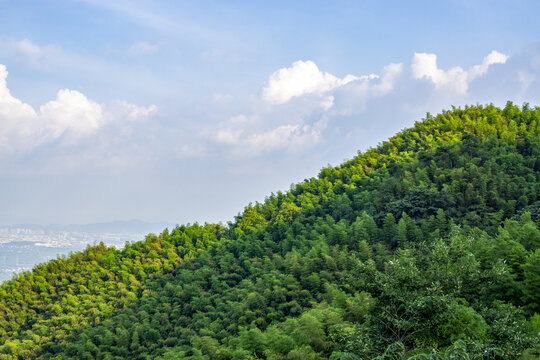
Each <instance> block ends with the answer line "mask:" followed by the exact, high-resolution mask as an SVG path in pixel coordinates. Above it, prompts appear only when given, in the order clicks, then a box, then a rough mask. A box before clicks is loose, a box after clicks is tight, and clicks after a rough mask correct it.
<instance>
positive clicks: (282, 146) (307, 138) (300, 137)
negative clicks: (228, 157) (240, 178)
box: [204, 115, 326, 157]
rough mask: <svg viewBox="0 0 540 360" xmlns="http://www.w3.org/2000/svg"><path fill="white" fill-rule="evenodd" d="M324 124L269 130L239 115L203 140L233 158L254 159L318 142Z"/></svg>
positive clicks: (258, 120)
mask: <svg viewBox="0 0 540 360" xmlns="http://www.w3.org/2000/svg"><path fill="white" fill-rule="evenodd" d="M325 126H326V122H325V121H322V120H321V121H318V122H316V123H314V124H304V123H298V124H284V125H278V126H273V127H270V128H268V126H267V125H266V126H265V123H264V121H263V119H262V118H261V117H260V116H259V115H254V116H253V117H251V118H250V117H247V116H245V115H239V116H235V117H232V118H230V119H228V120H227V121H224V122H222V123H220V124H218V125H217V127H215V128H214V129H210V130H207V131H206V132H205V134H204V135H205V136H206V137H208V138H210V139H211V140H212V141H213V142H214V143H216V144H218V145H222V146H226V147H228V148H229V149H230V150H231V151H232V153H233V154H234V155H235V156H242V157H253V156H257V155H260V154H263V153H268V152H271V151H274V150H288V151H296V150H299V149H304V148H308V147H311V146H312V145H314V144H316V143H317V142H318V140H319V136H320V134H321V132H322V130H323V129H324V127H325Z"/></svg>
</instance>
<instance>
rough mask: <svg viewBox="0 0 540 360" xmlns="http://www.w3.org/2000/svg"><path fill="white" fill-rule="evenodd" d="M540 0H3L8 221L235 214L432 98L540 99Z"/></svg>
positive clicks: (1, 135) (435, 108) (432, 108)
mask: <svg viewBox="0 0 540 360" xmlns="http://www.w3.org/2000/svg"><path fill="white" fill-rule="evenodd" d="M538 10H540V4H539V3H538V2H535V1H513V2H507V1H460V0H453V1H437V2H433V1H412V2H400V1H385V2H379V1H365V2H353V1H339V2H322V1H309V2H307V1H300V2H294V3H290V2H283V1H278V2H271V3H269V2H268V3H262V2H256V3H255V2H248V1H235V2H217V1H198V2H169V1H146V0H136V1H128V0H120V1H114V2H110V1H109V2H107V1H103V0H73V1H71V0H52V1H46V2H45V1H29V0H21V1H7V0H0V169H2V170H0V189H1V190H0V195H1V197H2V203H1V205H0V224H6V225H7V224H40V225H44V224H85V223H98V222H108V221H114V220H118V219H141V220H144V221H149V222H158V221H165V222H170V223H173V224H176V223H179V224H182V223H187V222H195V221H197V222H200V223H202V222H205V221H207V222H218V221H222V222H227V221H229V220H231V219H233V217H234V216H235V215H236V214H237V213H238V212H240V211H242V209H243V207H244V206H246V205H247V204H248V203H250V202H255V201H263V200H264V197H265V196H267V195H270V193H272V192H276V191H286V190H288V188H289V186H290V184H291V183H296V182H300V181H302V180H303V179H304V178H308V177H311V176H316V175H317V173H318V172H319V170H320V169H321V168H322V167H323V166H326V165H327V164H331V165H337V164H339V163H340V162H342V161H343V160H345V159H349V158H351V157H353V156H354V155H355V154H356V153H357V151H358V150H362V151H363V150H366V149H367V148H369V147H373V146H376V145H377V144H378V143H379V142H380V141H383V140H385V139H387V138H388V137H390V136H392V135H393V134H394V133H396V132H397V131H399V130H401V129H403V128H405V127H409V126H411V125H412V124H413V123H414V122H415V121H418V120H421V119H422V118H423V117H424V116H425V114H426V112H430V113H432V114H436V113H439V112H440V111H442V110H443V109H450V108H451V107H452V106H464V105H465V104H473V105H474V104H477V103H479V104H487V103H494V104H495V105H497V106H504V104H505V103H506V101H508V100H510V101H514V102H515V103H517V104H519V105H521V104H523V103H524V102H528V103H530V104H531V106H537V105H540V41H539V40H540V39H539V38H538V34H540V25H538V21H537V19H536V14H537V13H538Z"/></svg>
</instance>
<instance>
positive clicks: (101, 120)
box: [0, 64, 156, 155]
mask: <svg viewBox="0 0 540 360" xmlns="http://www.w3.org/2000/svg"><path fill="white" fill-rule="evenodd" d="M7 76H8V71H7V69H6V67H5V66H4V65H2V64H0V150H1V151H0V155H5V154H6V153H11V152H13V151H15V152H23V153H24V152H29V151H32V150H33V149H34V148H36V147H38V146H40V145H41V144H43V143H48V142H52V141H55V140H57V139H59V138H62V141H63V143H65V144H70V143H74V142H76V141H77V140H78V139H80V138H81V137H85V136H88V135H91V134H94V133H96V132H97V131H98V130H99V129H100V128H101V127H103V126H104V125H105V124H106V123H108V122H113V121H115V120H119V119H137V118H141V117H147V116H149V115H151V114H152V113H154V112H155V111H156V107H155V106H154V105H151V106H148V107H141V106H137V105H134V104H129V103H126V102H117V103H114V104H113V105H104V104H98V103H96V102H95V101H92V100H90V99H88V98H87V97H86V96H85V95H84V94H82V93H81V92H79V91H76V90H68V89H63V90H60V91H58V94H57V96H56V99H54V100H52V101H49V102H47V103H45V104H43V105H41V106H40V107H39V111H35V110H34V108H33V107H32V106H30V105H28V104H25V103H23V102H22V101H21V100H19V99H17V98H15V97H14V96H13V95H11V92H10V91H9V88H8V86H7Z"/></svg>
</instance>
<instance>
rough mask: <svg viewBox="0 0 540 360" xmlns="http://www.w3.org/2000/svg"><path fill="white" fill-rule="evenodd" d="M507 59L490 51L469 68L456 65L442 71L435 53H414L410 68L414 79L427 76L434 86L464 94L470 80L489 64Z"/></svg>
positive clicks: (499, 62) (485, 69) (481, 72)
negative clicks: (477, 63) (478, 63)
mask: <svg viewBox="0 0 540 360" xmlns="http://www.w3.org/2000/svg"><path fill="white" fill-rule="evenodd" d="M507 60H508V56H507V55H504V54H501V53H499V52H497V51H492V52H491V53H489V54H488V55H487V56H486V57H485V58H484V60H483V61H482V64H480V65H475V66H473V67H471V68H470V69H469V70H463V68H461V67H459V66H456V67H453V68H451V69H449V70H447V71H444V70H442V69H439V68H438V67H437V55H435V54H427V53H415V54H414V58H413V63H412V65H411V68H412V72H413V76H414V78H415V79H422V78H427V79H429V80H430V81H431V82H432V83H433V84H435V87H436V88H450V89H452V90H453V91H455V92H457V93H459V94H465V93H467V90H468V88H469V83H470V82H471V81H472V80H474V79H475V78H477V77H480V76H483V75H485V74H486V72H487V71H488V68H489V67H490V66H491V65H493V64H504V63H506V61H507Z"/></svg>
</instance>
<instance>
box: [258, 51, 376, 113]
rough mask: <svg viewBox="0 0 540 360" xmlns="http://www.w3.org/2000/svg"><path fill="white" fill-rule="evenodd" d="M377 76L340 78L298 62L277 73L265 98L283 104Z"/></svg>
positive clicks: (311, 64) (269, 84)
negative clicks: (303, 96) (296, 98)
mask: <svg viewBox="0 0 540 360" xmlns="http://www.w3.org/2000/svg"><path fill="white" fill-rule="evenodd" d="M374 78H377V75H374V74H370V75H365V76H354V75H347V76H345V77H344V78H338V77H336V76H334V75H332V74H329V73H327V72H322V71H320V70H319V68H318V67H317V65H316V64H315V63H314V62H313V61H301V60H299V61H296V62H295V63H293V64H292V66H291V67H288V68H282V69H279V70H277V71H275V72H274V73H273V74H272V75H270V78H269V79H268V84H267V85H266V86H265V87H264V88H263V98H264V99H265V100H266V101H267V102H269V103H272V104H283V103H286V102H288V101H290V100H291V99H292V98H294V97H297V96H302V95H307V94H318V95H321V94H324V93H326V92H328V91H330V90H333V89H336V88H338V87H340V86H343V85H345V84H348V83H350V82H351V81H355V80H369V79H374Z"/></svg>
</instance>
